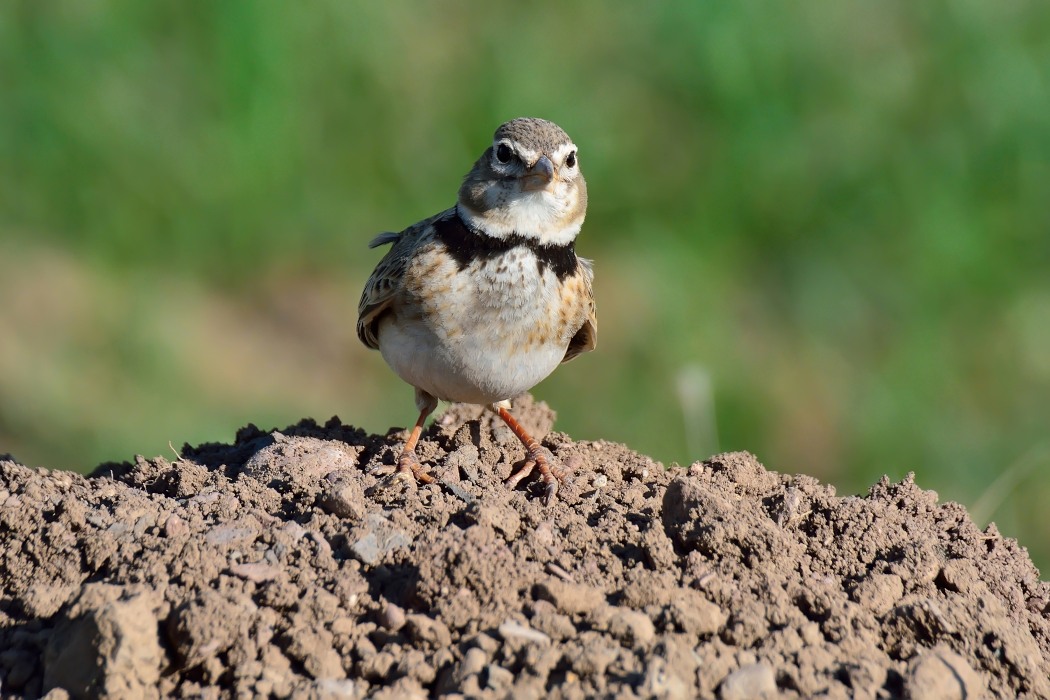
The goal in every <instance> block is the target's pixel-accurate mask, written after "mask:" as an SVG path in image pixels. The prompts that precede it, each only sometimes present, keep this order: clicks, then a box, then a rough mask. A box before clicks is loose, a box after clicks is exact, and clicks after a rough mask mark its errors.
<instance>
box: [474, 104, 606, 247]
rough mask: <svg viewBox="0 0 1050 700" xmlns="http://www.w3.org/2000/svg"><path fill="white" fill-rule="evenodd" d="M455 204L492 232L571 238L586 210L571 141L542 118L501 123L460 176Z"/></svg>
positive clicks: (555, 240) (553, 241)
mask: <svg viewBox="0 0 1050 700" xmlns="http://www.w3.org/2000/svg"><path fill="white" fill-rule="evenodd" d="M458 208H459V213H460V216H461V217H463V219H464V221H466V223H467V224H468V225H469V226H470V228H471V229H473V230H475V231H478V232H480V233H483V234H485V235H489V236H493V237H494V238H503V237H506V236H509V235H511V234H517V235H519V236H526V237H528V238H534V239H536V240H537V241H538V242H540V243H542V244H545V245H564V244H567V243H570V242H571V241H572V240H573V239H575V238H576V235H577V234H578V233H579V232H580V227H581V226H582V225H583V219H584V216H585V215H586V213H587V183H586V182H585V181H584V179H583V174H582V173H581V172H580V162H579V153H578V149H577V147H576V144H574V143H573V142H572V139H570V138H569V135H568V134H566V133H565V132H564V131H563V130H562V129H561V127H560V126H558V125H557V124H555V123H554V122H549V121H546V120H544V119H532V118H527V117H525V118H520V119H512V120H511V121H509V122H506V123H505V124H502V125H500V127H499V128H498V129H496V133H495V134H494V135H493V138H492V145H491V146H489V147H488V148H487V149H486V150H485V152H484V153H483V154H481V157H480V158H478V160H477V162H476V163H474V167H473V168H472V169H471V171H470V172H469V173H467V176H466V177H465V178H464V180H463V185H462V187H460V189H459V205H458Z"/></svg>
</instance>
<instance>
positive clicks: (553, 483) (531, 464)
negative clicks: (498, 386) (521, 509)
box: [496, 406, 562, 506]
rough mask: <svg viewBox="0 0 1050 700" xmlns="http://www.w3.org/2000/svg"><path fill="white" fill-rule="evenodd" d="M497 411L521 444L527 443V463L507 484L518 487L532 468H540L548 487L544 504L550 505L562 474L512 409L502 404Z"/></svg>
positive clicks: (512, 475) (542, 478) (541, 477)
mask: <svg viewBox="0 0 1050 700" xmlns="http://www.w3.org/2000/svg"><path fill="white" fill-rule="evenodd" d="M496 413H498V414H499V417H500V418H502V419H503V422H504V423H506V424H507V427H509V428H510V429H511V430H512V431H514V435H516V436H517V438H518V439H519V440H521V444H523V445H525V451H526V453H527V454H526V456H525V464H523V465H521V469H519V470H518V471H516V472H514V473H513V474H511V475H510V478H508V479H507V482H506V483H507V486H508V487H509V488H514V487H516V486H517V485H518V484H519V483H521V480H522V479H524V478H525V477H527V476H528V475H529V474H531V473H532V470H533V469H534V468H535V469H538V470H539V472H540V479H541V480H542V481H543V483H544V484H545V485H546V489H545V491H544V494H543V505H546V506H549V505H550V504H551V501H553V500H554V496H555V495H557V493H558V483H559V481H560V480H561V478H562V476H561V475H560V474H558V473H557V472H555V471H554V470H553V469H552V468H551V465H550V464H549V463H548V462H547V455H546V454H544V452H543V448H542V447H540V443H538V442H536V438H534V437H532V436H531V435H529V434H528V433H527V432H525V428H523V427H521V423H519V422H518V421H516V420H515V419H514V416H512V415H510V411H508V410H507V409H505V408H504V407H502V406H498V407H497V408H496Z"/></svg>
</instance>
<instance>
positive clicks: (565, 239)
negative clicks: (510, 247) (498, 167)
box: [456, 191, 583, 245]
mask: <svg viewBox="0 0 1050 700" xmlns="http://www.w3.org/2000/svg"><path fill="white" fill-rule="evenodd" d="M456 208H457V211H458V212H459V215H460V217H461V218H462V219H463V221H464V223H466V224H467V226H469V227H470V228H472V229H474V230H478V231H484V232H485V233H486V234H487V235H489V236H492V237H493V238H506V237H507V236H509V235H511V234H517V235H519V236H525V237H527V238H534V239H536V240H537V241H539V242H540V243H541V244H543V245H566V244H568V243H571V242H572V241H573V240H575V238H576V236H578V235H579V233H580V228H581V227H582V226H583V217H582V216H580V217H578V218H576V219H575V220H572V221H570V222H568V223H567V222H566V218H567V217H566V214H567V209H568V207H567V206H566V203H565V202H564V200H561V199H559V198H558V197H555V196H554V195H553V194H551V193H550V192H546V191H540V192H526V193H522V194H519V195H516V196H513V197H509V198H508V199H506V200H504V201H503V202H500V203H499V205H498V206H495V207H492V208H490V209H488V210H487V211H483V212H479V211H475V210H474V209H472V208H471V207H469V206H468V205H466V204H464V203H463V202H460V203H459V204H458V205H456Z"/></svg>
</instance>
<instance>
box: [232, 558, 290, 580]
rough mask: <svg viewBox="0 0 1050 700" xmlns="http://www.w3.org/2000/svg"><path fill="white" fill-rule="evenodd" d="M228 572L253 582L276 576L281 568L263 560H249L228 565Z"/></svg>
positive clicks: (272, 578)
mask: <svg viewBox="0 0 1050 700" xmlns="http://www.w3.org/2000/svg"><path fill="white" fill-rule="evenodd" d="M230 573H232V574H233V575H234V576H239V577H240V578H243V579H245V580H247V581H252V582H253V583H264V582H266V581H273V580H274V579H275V578H277V577H278V576H279V575H280V573H281V570H280V569H278V568H276V567H274V566H270V565H269V564H265V563H263V562H251V563H244V564H234V565H233V566H231V567H230Z"/></svg>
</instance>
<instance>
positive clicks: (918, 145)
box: [0, 0, 1050, 568]
mask: <svg viewBox="0 0 1050 700" xmlns="http://www.w3.org/2000/svg"><path fill="white" fill-rule="evenodd" d="M523 115H531V116H542V117H546V118H549V119H552V120H554V121H556V122H558V123H559V124H561V125H562V126H563V127H564V128H565V129H566V130H567V131H568V132H569V133H570V134H571V135H572V136H573V138H574V140H575V141H576V142H577V143H578V144H579V146H580V149H581V164H582V167H583V170H584V172H585V174H586V176H587V180H588V184H589V189H590V200H591V204H590V210H589V215H588V221H587V224H586V225H585V227H584V232H583V235H582V237H581V238H580V239H579V243H578V250H579V251H580V252H581V253H582V254H583V255H585V256H587V257H591V258H594V259H595V268H596V271H597V282H596V293H597V298H598V309H599V316H600V329H601V333H600V338H599V344H598V351H597V352H596V353H593V354H591V355H588V356H585V357H583V358H581V359H579V360H577V361H576V362H574V363H573V364H572V365H570V366H568V367H565V368H562V369H561V370H559V371H558V372H556V373H555V374H554V376H553V377H552V378H550V379H549V380H547V381H546V382H545V383H544V384H542V385H541V386H540V387H539V388H538V389H537V390H536V392H535V393H536V394H537V395H538V396H539V397H540V398H543V399H545V400H547V401H548V402H549V403H551V404H552V405H553V406H554V407H555V408H556V409H557V411H558V413H559V424H558V428H559V429H561V430H564V431H566V432H569V433H571V434H572V435H573V436H574V437H576V438H578V439H599V438H604V439H608V440H615V441H620V442H625V443H627V444H629V445H631V446H632V447H634V448H635V449H637V450H639V451H642V452H646V453H648V454H651V455H653V456H654V457H656V458H658V459H660V460H663V461H664V462H665V463H671V462H679V463H683V464H687V463H689V462H691V461H693V460H695V459H699V458H704V457H707V456H708V455H710V454H712V453H714V452H717V451H720V450H731V449H748V450H751V451H753V452H755V453H756V454H757V455H758V456H759V458H760V459H761V460H762V461H763V462H764V463H765V464H766V465H767V466H769V467H770V468H772V469H776V470H778V471H782V472H804V473H808V474H813V475H815V476H817V477H819V478H821V479H824V480H829V481H831V482H833V483H835V484H837V485H838V486H839V487H840V492H843V493H845V492H856V491H862V490H864V489H866V488H867V486H868V485H870V484H871V483H872V482H873V481H874V480H875V479H877V478H878V477H879V476H880V475H881V474H883V473H888V474H889V475H890V476H891V477H892V478H894V479H897V478H900V477H901V476H903V475H904V474H905V473H906V472H908V471H911V470H914V471H915V472H917V474H918V481H919V483H920V484H921V485H923V486H924V487H927V488H932V489H935V490H937V491H938V492H939V493H940V494H941V496H942V498H946V499H947V498H950V499H954V500H959V501H961V502H963V503H965V504H967V505H969V506H971V507H972V508H973V509H974V516H975V518H976V519H977V520H978V521H979V522H980V523H981V524H984V522H986V521H987V520H988V519H994V520H995V521H996V522H998V523H999V525H1000V528H1001V529H1002V530H1003V531H1004V532H1005V533H1007V534H1009V535H1012V536H1016V537H1019V538H1020V540H1021V542H1022V544H1024V545H1026V546H1027V547H1028V548H1029V549H1030V550H1032V552H1033V555H1034V556H1035V558H1036V561H1037V563H1040V564H1042V565H1043V567H1044V568H1045V567H1046V566H1047V565H1048V564H1050V538H1048V537H1047V535H1048V534H1050V508H1047V507H1046V506H1045V503H1046V502H1047V501H1048V500H1050V442H1048V441H1050V431H1048V425H1050V204H1048V203H1050V4H1048V3H1035V2H1033V3H1022V2H1004V3H993V2H987V1H986V0H969V1H961V2H953V3H933V4H929V3H914V2H907V1H905V0H899V1H896V2H879V3H826V2H819V3H790V4H789V3H782V4H770V3H758V2H749V1H743V2H733V3H703V2H676V3H663V4H649V5H644V6H643V5H640V4H635V3H604V2H593V1H592V2H580V3H575V4H569V3H561V2H553V1H551V2H531V3H485V4H482V3H471V2H450V3H415V2H407V1H398V2H384V3H378V2H375V3H370V2H339V1H335V0H332V1H329V2H316V3H310V4H308V5H302V4H295V3H278V2H270V1H263V2H251V3H249V2H221V3H210V2H156V3H140V2H113V3H103V2H74V1H72V0H71V1H69V2H54V3H51V2H46V3H42V2H31V1H26V2H9V3H4V5H3V8H2V9H0V284H2V287H0V452H4V451H8V452H11V453H13V454H14V455H15V456H16V457H18V458H19V459H21V460H22V461H25V462H27V463H29V464H32V465H47V466H54V467H65V468H72V469H78V470H86V469H89V468H90V467H92V466H93V465H95V464H97V463H98V462H100V461H104V460H122V459H126V458H129V457H130V456H131V455H132V454H133V453H144V454H147V455H154V454H162V453H165V454H169V456H170V451H169V449H168V442H169V441H171V442H172V443H173V444H174V445H175V447H176V448H178V447H179V446H180V445H181V444H182V443H183V442H190V443H196V442H200V441H207V440H218V441H228V440H230V439H232V437H233V434H234V432H235V430H236V429H237V428H238V427H240V426H242V425H244V424H246V423H248V422H255V423H257V424H259V425H261V426H263V427H270V426H275V425H276V426H283V425H286V424H289V423H292V422H295V421H296V420H298V419H299V418H300V417H302V416H312V417H315V418H317V419H318V420H324V419H326V418H328V417H329V416H331V415H333V414H338V415H339V416H340V417H341V418H342V419H343V420H344V421H347V422H351V423H354V424H356V425H360V426H362V427H364V428H367V429H369V430H371V431H385V430H386V429H387V428H388V427H389V426H391V425H406V424H410V423H411V422H412V420H413V418H414V408H413V403H412V392H411V390H410V389H409V388H408V387H406V386H404V385H403V384H401V383H400V381H399V380H398V379H397V378H396V377H395V376H394V375H393V373H392V372H391V371H389V370H388V369H387V368H386V367H385V365H384V364H383V362H382V359H381V358H380V356H379V355H378V354H377V353H370V352H366V351H365V350H364V348H363V347H362V346H361V345H360V344H359V343H358V341H357V339H356V336H355V331H354V323H355V319H356V304H357V299H358V295H359V292H360V289H361V287H362V285H363V283H364V281H365V279H366V278H367V276H368V274H369V272H370V271H371V269H372V267H373V266H374V264H375V263H376V261H377V260H378V259H379V257H380V251H369V250H368V249H367V248H366V247H365V244H366V242H367V241H368V240H369V239H370V238H371V237H372V236H373V235H375V234H376V233H377V232H380V231H385V230H400V229H401V228H404V227H405V226H407V225H409V224H411V223H413V222H415V221H417V220H418V219H420V218H423V217H424V216H427V215H430V214H432V213H435V212H437V211H439V210H441V209H444V208H446V207H448V206H450V205H451V204H452V202H453V201H454V196H455V192H456V189H457V187H458V185H459V182H460V179H461V177H462V176H463V174H464V173H466V171H467V170H468V169H469V167H470V165H471V164H472V162H473V161H474V159H475V158H476V157H477V156H478V154H480V152H481V151H482V150H483V149H484V148H485V147H486V146H487V144H488V142H489V140H490V138H491V134H492V132H493V130H494V129H495V127H496V126H497V125H498V124H499V123H500V122H502V121H504V120H506V119H508V118H511V117H516V116H523Z"/></svg>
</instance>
